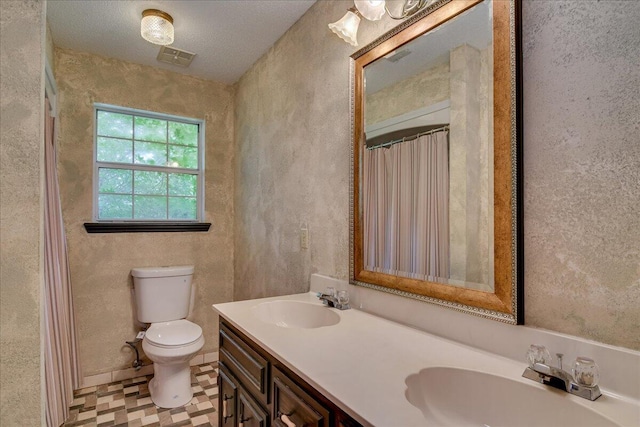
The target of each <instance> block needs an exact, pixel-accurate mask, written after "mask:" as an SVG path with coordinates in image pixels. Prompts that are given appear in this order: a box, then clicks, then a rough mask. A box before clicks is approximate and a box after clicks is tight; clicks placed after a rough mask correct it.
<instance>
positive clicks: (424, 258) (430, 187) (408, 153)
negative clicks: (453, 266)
mask: <svg viewBox="0 0 640 427" xmlns="http://www.w3.org/2000/svg"><path fill="white" fill-rule="evenodd" d="M363 172H364V179H363V206H364V218H363V220H364V245H363V246H364V261H365V270H369V271H377V272H382V273H387V274H393V275H398V276H403V277H411V278H416V279H422V280H435V278H438V277H439V278H448V277H449V153H448V131H446V130H445V131H440V132H435V133H432V134H428V135H423V136H420V137H419V138H417V139H415V140H412V141H407V142H403V143H399V144H395V145H392V146H391V147H388V148H386V147H384V148H377V149H374V150H365V153H364V171H363Z"/></svg>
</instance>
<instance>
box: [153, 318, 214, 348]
mask: <svg viewBox="0 0 640 427" xmlns="http://www.w3.org/2000/svg"><path fill="white" fill-rule="evenodd" d="M201 337H202V328H201V327H200V326H198V325H196V324H195V323H192V322H189V321H188V320H185V319H180V320H172V321H170V322H161V323H152V324H151V326H150V327H149V329H147V331H146V333H145V339H146V340H147V342H148V343H149V344H152V345H153V346H156V347H160V348H175V347H183V346H187V345H190V344H193V343H195V342H196V341H198V339H200V338H201Z"/></svg>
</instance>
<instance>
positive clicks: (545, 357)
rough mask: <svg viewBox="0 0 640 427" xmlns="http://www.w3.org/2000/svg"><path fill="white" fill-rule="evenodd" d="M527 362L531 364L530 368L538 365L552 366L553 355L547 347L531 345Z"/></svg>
mask: <svg viewBox="0 0 640 427" xmlns="http://www.w3.org/2000/svg"><path fill="white" fill-rule="evenodd" d="M527 361H528V362H529V367H530V368H533V366H534V365H535V364H536V363H542V364H544V365H550V364H551V354H550V353H549V350H547V347H545V346H543V345H539V344H531V346H530V347H529V350H528V351H527Z"/></svg>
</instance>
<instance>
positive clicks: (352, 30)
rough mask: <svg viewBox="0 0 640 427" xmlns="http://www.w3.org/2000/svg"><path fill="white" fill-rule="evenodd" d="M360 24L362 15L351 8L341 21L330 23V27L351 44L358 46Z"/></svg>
mask: <svg viewBox="0 0 640 427" xmlns="http://www.w3.org/2000/svg"><path fill="white" fill-rule="evenodd" d="M354 10H355V9H354ZM358 25H360V17H359V16H358V15H356V14H355V13H353V12H352V11H350V10H349V11H347V13H345V15H344V16H343V17H342V18H341V19H340V20H339V21H336V22H334V23H332V24H329V28H330V29H331V31H333V32H334V33H336V34H337V35H338V37H340V38H341V39H342V40H344V41H346V42H347V43H349V44H350V45H351V46H358V40H356V36H357V34H358Z"/></svg>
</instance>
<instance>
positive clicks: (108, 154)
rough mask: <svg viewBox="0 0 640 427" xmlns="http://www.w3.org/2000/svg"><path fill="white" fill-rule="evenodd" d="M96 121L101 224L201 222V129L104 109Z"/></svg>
mask: <svg viewBox="0 0 640 427" xmlns="http://www.w3.org/2000/svg"><path fill="white" fill-rule="evenodd" d="M96 120H97V122H96V167H97V168H98V169H97V170H98V175H97V177H98V178H99V182H98V183H97V185H96V192H97V200H96V203H97V204H98V206H97V215H98V218H97V219H98V220H114V219H115V220H125V221H126V220H174V221H175V220H178V221H180V220H182V221H195V220H198V219H199V218H198V211H199V207H200V201H199V200H198V199H199V197H200V194H201V193H200V191H201V190H200V191H199V190H198V188H199V186H200V185H201V182H200V181H201V179H200V178H199V176H200V174H201V173H203V171H201V170H200V169H199V164H200V158H199V157H200V149H199V141H200V124H197V123H187V122H180V121H174V120H171V119H165V118H162V117H160V118H155V117H147V116H138V115H136V114H131V113H127V112H123V113H120V112H112V111H104V110H100V109H97V117H96ZM124 147H127V148H126V149H124V151H122V150H119V148H124ZM102 162H106V164H113V163H115V164H121V165H123V166H121V167H116V165H115V164H114V165H113V166H112V167H111V168H108V167H104V166H100V164H101V163H102ZM106 164H105V166H106ZM125 165H126V166H125ZM138 165H140V166H143V168H142V169H140V168H139V166H138ZM146 168H151V170H148V169H146ZM174 168H180V169H190V170H193V171H194V173H192V174H191V173H183V172H169V171H170V170H172V169H174ZM158 169H160V170H158ZM162 169H167V171H162Z"/></svg>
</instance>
